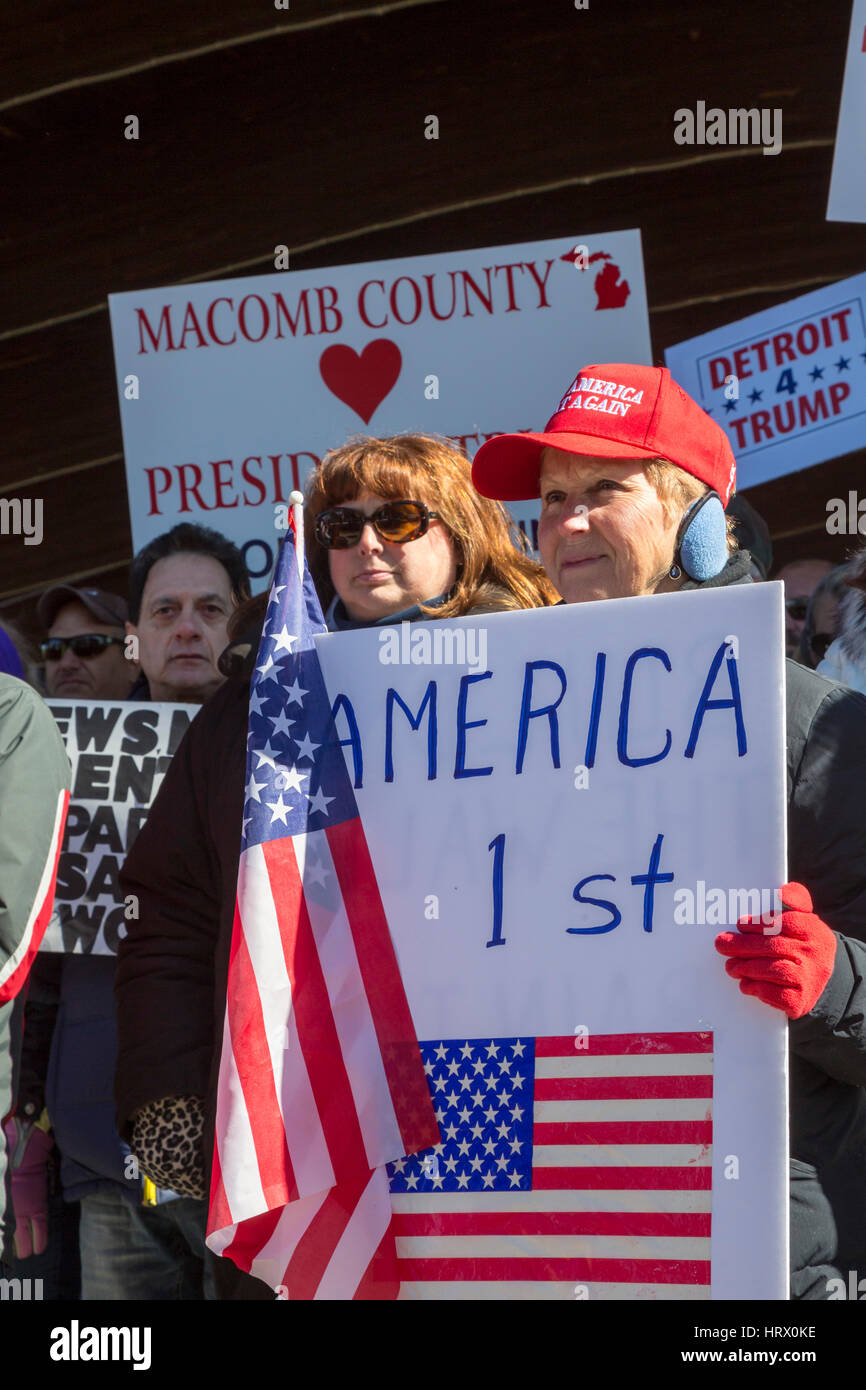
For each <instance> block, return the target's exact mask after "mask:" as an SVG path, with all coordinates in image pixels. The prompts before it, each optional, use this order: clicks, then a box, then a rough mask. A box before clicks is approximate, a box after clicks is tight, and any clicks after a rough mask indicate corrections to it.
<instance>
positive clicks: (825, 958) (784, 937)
mask: <svg viewBox="0 0 866 1390" xmlns="http://www.w3.org/2000/svg"><path fill="white" fill-rule="evenodd" d="M779 896H780V898H781V900H782V906H783V908H784V911H782V912H777V913H774V915H773V921H772V925H765V924H763V923H762V921H761V918H760V917H741V918H740V920H739V922H738V923H737V927H738V930H737V931H735V932H733V931H724V932H722V933H721V934H720V935H719V936H717V937H716V950H717V951H719V952H720V953H721V954H722V955H723V956H730V957H731V958H732V959H730V960H729V961H727V962H726V964H725V969H726V970H727V972H728V974H729V975H731V976H733V978H734V979H735V980H739V981H740V989H741V990H742V992H743V994H754V995H756V996H757V997H758V999H763V1001H764V1003H765V1004H771V1005H772V1007H773V1008H774V1009H781V1010H782V1012H783V1013H786V1014H787V1015H788V1017H789V1018H802V1017H803V1015H804V1014H807V1013H809V1012H810V1010H811V1009H813V1008H814V1007H815V1005H816V1003H817V1002H818V1000H819V998H820V997H821V995H822V994H823V992H824V987H825V985H826V984H827V981H828V980H829V978H830V976H831V975H832V974H833V962H834V960H835V958H836V936H835V933H834V932H832V931H831V930H830V928H829V927H828V926H827V924H826V923H825V922H822V921H821V918H820V917H816V916H815V914H814V912H813V911H812V899H811V897H810V895H809V890H808V889H807V888H804V887H803V885H802V883H786V884H785V886H784V887H783V888H781V889H780V890H779Z"/></svg>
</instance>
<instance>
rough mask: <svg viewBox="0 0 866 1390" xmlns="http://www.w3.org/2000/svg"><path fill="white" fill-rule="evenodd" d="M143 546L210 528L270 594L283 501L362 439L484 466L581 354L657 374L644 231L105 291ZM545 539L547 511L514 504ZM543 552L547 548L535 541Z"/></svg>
mask: <svg viewBox="0 0 866 1390" xmlns="http://www.w3.org/2000/svg"><path fill="white" fill-rule="evenodd" d="M109 307H110V310H111V328H112V335H113V339H114V355H115V363H116V367H117V379H118V393H119V398H120V414H121V423H122V426H123V444H124V455H125V460H126V477H127V488H128V492H129V506H130V517H131V523H132V538H133V545H134V548H135V549H136V550H137V549H139V547H140V546H142V545H145V544H146V543H147V542H148V541H150V540H152V539H153V538H154V537H155V536H158V535H160V534H161V533H162V532H164V531H167V530H169V529H170V528H171V527H172V526H174V525H175V524H176V523H178V522H182V521H192V522H199V523H201V524H204V525H207V526H215V527H216V528H217V530H219V531H222V532H224V533H225V535H227V536H229V537H230V538H231V539H232V540H233V541H234V542H235V543H236V544H237V545H239V546H240V547H241V549H242V550H243V552H244V557H245V559H246V561H247V564H248V566H249V569H250V573H251V574H252V575H253V577H254V579H255V580H257V581H258V586H259V587H260V586H261V583H263V581H264V579H265V578H266V576H267V575H269V574H270V571H271V566H272V562H273V557H274V552H275V549H276V542H277V540H278V539H279V532H280V531H284V530H285V528H286V524H287V509H288V498H289V494H290V493H291V491H292V489H293V488H298V487H300V486H302V485H303V481H304V478H305V477H306V475H307V474H308V473H309V471H310V469H311V468H313V467H315V465H316V464H317V463H318V462H319V459H320V458H321V457H322V455H323V454H324V453H325V452H326V451H327V450H328V449H333V448H336V447H337V446H339V445H341V444H343V443H344V442H345V441H346V439H347V438H348V437H349V436H351V435H354V434H358V433H367V434H372V435H389V434H400V433H405V432H412V431H423V432H426V433H433V434H440V435H446V436H448V437H449V438H451V439H452V440H453V441H454V443H455V444H457V446H458V447H459V448H462V449H465V450H466V451H467V452H468V453H469V454H470V455H471V454H472V453H473V452H474V450H475V448H476V447H477V446H478V445H479V444H480V443H482V441H483V440H485V439H488V438H489V437H490V436H491V435H492V434H496V433H503V432H505V431H511V430H521V429H523V430H530V429H538V428H539V426H540V425H541V424H543V423H544V421H545V420H546V419H547V418H548V416H549V414H550V411H551V409H552V404H553V402H555V401H556V400H557V399H558V397H559V395H560V394H561V392H562V391H563V390H564V389H565V387H566V386H567V385H568V382H569V381H570V380H571V379H572V378H573V376H574V373H575V371H576V370H577V369H578V368H579V367H580V366H581V364H583V363H586V362H650V361H651V360H652V358H651V351H650V338H649V320H648V317H647V304H646V290H645V288H644V277H643V260H642V257H641V244H640V233H639V232H637V231H624V232H612V233H610V234H604V235H598V236H596V235H593V236H591V237H581V236H580V235H579V234H578V235H575V236H572V237H565V236H563V237H561V238H557V239H556V240H550V241H540V242H531V243H523V244H519V245H513V246H494V247H487V248H485V249H482V250H473V251H454V252H448V253H442V254H437V255H431V256H412V257H405V258H401V259H399V260H388V261H377V262H367V263H365V264H360V265H349V266H330V267H328V268H327V269H322V270H310V271H307V270H305V271H279V272H276V273H271V274H269V275H256V276H250V277H248V278H244V279H236V280H224V281H219V282H211V283H206V284H197V285H177V286H174V287H172V288H169V289H154V290H144V291H140V292H139V291H136V292H134V293H126V294H116V295H111V296H110V297H109ZM513 512H514V515H515V518H517V519H519V520H521V521H522V522H523V524H524V526H525V527H528V528H529V529H530V532H531V529H532V528H531V523H532V519H533V518H535V517H537V507H533V506H523V507H515V508H514V509H513ZM531 539H533V541H534V536H531Z"/></svg>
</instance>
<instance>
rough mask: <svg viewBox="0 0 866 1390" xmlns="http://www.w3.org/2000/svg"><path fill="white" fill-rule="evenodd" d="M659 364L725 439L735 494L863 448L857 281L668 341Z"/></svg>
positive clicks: (862, 338)
mask: <svg viewBox="0 0 866 1390" xmlns="http://www.w3.org/2000/svg"><path fill="white" fill-rule="evenodd" d="M665 362H666V364H667V366H668V367H669V368H670V371H671V374H672V375H673V376H674V377H675V378H676V380H677V381H678V382H679V383H680V385H681V386H682V387H684V389H685V390H686V391H688V392H689V394H690V395H691V396H692V397H693V398H694V399H695V400H696V401H697V402H698V403H699V404H700V405H702V406H703V407H704V409H705V410H706V411H707V414H709V415H712V417H713V419H714V420H715V421H716V423H717V424H719V425H720V426H721V427H722V429H723V430H724V431H725V432H726V434H727V435H728V437H729V439H730V444H731V448H732V449H733V451H734V455H735V457H736V460H737V481H738V483H739V486H740V487H741V488H746V487H753V486H754V485H755V484H756V483H765V482H767V481H769V480H770V479H771V478H779V477H782V476H783V475H784V474H785V473H796V472H797V471H798V469H801V468H810V467H811V466H812V464H815V463H824V461H825V460H826V459H831V458H836V457H837V456H838V455H840V454H847V453H850V452H852V451H853V450H855V449H862V448H863V446H864V444H866V275H854V276H852V277H851V278H850V279H849V280H839V281H837V283H836V284H834V285H826V286H824V287H823V288H822V289H820V290H813V291H812V292H811V293H810V294H804V295H800V297H799V298H797V299H789V300H788V301H787V303H785V304H776V305H775V306H774V307H773V308H772V309H765V310H763V311H762V312H761V313H760V314H752V315H751V316H750V317H749V318H746V319H738V320H737V322H736V323H729V324H727V325H726V326H725V327H724V328H717V329H713V331H712V332H711V333H704V334H702V335H701V336H700V337H699V338H690V339H689V340H688V341H687V342H684V343H677V344H676V345H675V346H674V347H671V348H668V349H667V350H666V352H665Z"/></svg>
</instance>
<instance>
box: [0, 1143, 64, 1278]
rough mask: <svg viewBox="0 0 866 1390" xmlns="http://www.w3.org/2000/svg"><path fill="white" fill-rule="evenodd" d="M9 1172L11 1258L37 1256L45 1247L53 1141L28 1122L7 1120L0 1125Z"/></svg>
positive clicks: (21, 1258) (24, 1258)
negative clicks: (12, 1216)
mask: <svg viewBox="0 0 866 1390" xmlns="http://www.w3.org/2000/svg"><path fill="white" fill-rule="evenodd" d="M3 1130H4V1133H5V1135H6V1144H7V1147H8V1153H9V1166H10V1168H11V1170H12V1206H13V1208H14V1211H15V1256H16V1258H17V1259H19V1260H26V1259H28V1257H29V1256H30V1255H41V1254H42V1253H43V1251H44V1250H45V1247H46V1246H47V1244H48V1166H47V1165H48V1155H49V1154H50V1152H51V1150H52V1149H53V1148H54V1140H53V1139H52V1137H51V1135H50V1134H46V1133H45V1131H44V1130H42V1129H40V1127H39V1126H38V1125H34V1124H31V1122H30V1121H29V1120H26V1121H22V1120H19V1119H17V1118H14V1117H13V1118H11V1119H8V1120H7V1121H6V1123H5V1124H4V1126H3Z"/></svg>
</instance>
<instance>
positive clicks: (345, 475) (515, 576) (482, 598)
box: [305, 434, 558, 630]
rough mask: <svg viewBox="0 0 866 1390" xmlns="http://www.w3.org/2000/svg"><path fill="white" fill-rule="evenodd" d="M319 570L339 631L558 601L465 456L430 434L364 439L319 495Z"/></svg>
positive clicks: (324, 470)
mask: <svg viewBox="0 0 866 1390" xmlns="http://www.w3.org/2000/svg"><path fill="white" fill-rule="evenodd" d="M305 518H306V534H307V562H308V564H309V566H310V572H311V574H312V576H313V579H314V580H315V583H316V588H317V589H318V591H319V597H320V600H321V602H322V608H323V609H324V611H325V615H326V622H327V624H328V626H329V627H330V628H331V629H332V630H340V629H341V628H347V627H365V626H367V625H369V624H372V623H379V622H383V621H389V622H391V621H393V620H394V619H396V618H399V619H405V618H410V619H413V618H420V617H425V618H457V617H460V616H461V615H462V614H465V613H473V612H474V613H477V612H493V611H495V610H496V609H503V608H542V607H545V606H546V605H547V604H549V603H553V602H555V601H557V597H558V596H557V595H556V594H555V593H554V590H553V588H552V586H551V585H550V583H549V582H548V580H547V579H546V578H545V576H544V573H543V571H542V569H541V566H540V565H537V564H536V563H535V562H534V561H533V560H531V559H530V558H529V557H528V556H527V555H526V554H524V553H523V552H522V551H520V550H518V549H517V548H516V547H515V545H514V542H513V540H512V536H511V534H510V531H509V521H508V516H507V513H506V512H505V510H504V508H503V507H502V505H501V503H498V502H493V501H492V500H491V499H490V498H488V497H481V496H480V495H479V494H478V493H477V492H476V491H475V489H474V488H473V486H472V481H471V475H470V465H469V461H468V459H467V458H466V457H465V455H464V454H461V453H460V452H459V451H458V450H457V449H453V448H451V447H450V446H449V445H448V444H446V443H444V442H443V441H441V440H438V439H434V438H432V437H430V436H425V435H418V434H415V435H397V436H395V437H394V438H391V439H376V440H370V439H361V440H358V441H357V442H353V443H350V444H346V445H345V446H344V447H343V448H341V449H336V450H334V451H333V452H332V453H330V454H328V455H326V457H325V458H324V459H323V461H322V465H321V467H320V468H319V469H318V470H317V471H316V472H315V473H314V474H313V475H312V476H311V478H310V480H309V483H308V486H307V506H306V508H305Z"/></svg>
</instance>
